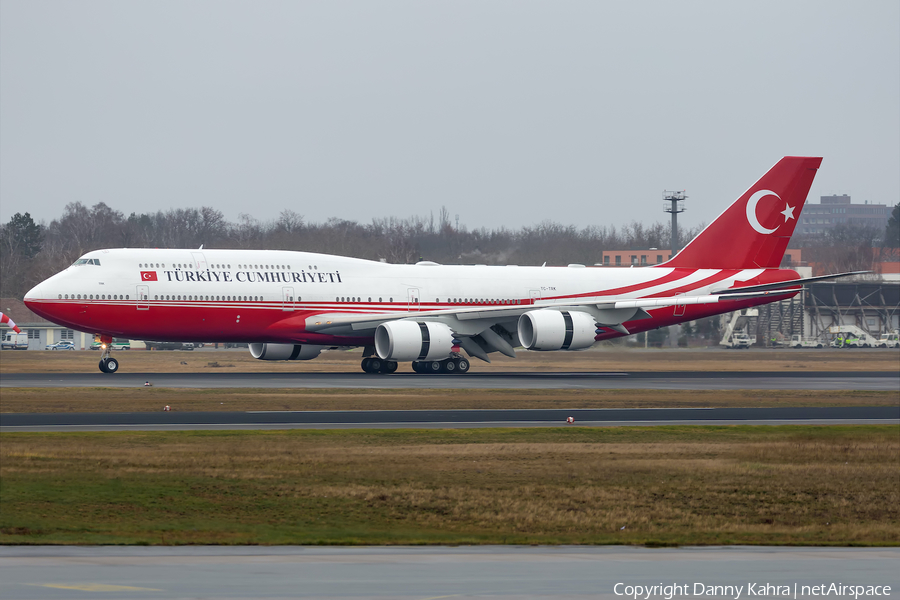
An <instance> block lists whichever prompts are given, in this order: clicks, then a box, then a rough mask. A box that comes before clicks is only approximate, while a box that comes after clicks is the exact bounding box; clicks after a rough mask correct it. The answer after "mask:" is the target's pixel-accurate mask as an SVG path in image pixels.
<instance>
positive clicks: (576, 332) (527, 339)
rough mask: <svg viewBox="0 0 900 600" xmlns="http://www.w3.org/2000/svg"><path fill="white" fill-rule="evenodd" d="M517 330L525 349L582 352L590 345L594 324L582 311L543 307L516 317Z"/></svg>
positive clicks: (592, 339) (590, 317) (595, 325)
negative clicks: (517, 318)
mask: <svg viewBox="0 0 900 600" xmlns="http://www.w3.org/2000/svg"><path fill="white" fill-rule="evenodd" d="M518 330H519V341H520V342H521V343H522V345H523V346H524V347H525V348H527V349H528V350H583V349H584V348H590V347H591V346H592V345H593V343H594V336H596V335H597V324H596V322H595V321H594V317H592V316H591V315H589V314H588V313H586V312H580V311H567V310H552V309H547V308H545V309H540V310H531V311H528V312H527V313H524V314H523V315H522V316H521V317H519V326H518Z"/></svg>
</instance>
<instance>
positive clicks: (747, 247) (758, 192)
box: [665, 156, 822, 269]
mask: <svg viewBox="0 0 900 600" xmlns="http://www.w3.org/2000/svg"><path fill="white" fill-rule="evenodd" d="M820 164H822V159H821V158H813V157H803V156H785V157H784V158H782V159H781V160H780V161H778V164H776V165H775V166H774V167H772V168H771V169H769V172H768V173H766V174H765V175H763V176H762V178H761V179H760V180H759V181H757V182H756V183H755V184H753V187H751V188H750V189H749V190H747V191H746V192H744V194H743V195H742V196H741V197H740V198H738V199H737V201H736V202H735V203H734V204H732V205H731V206H729V207H728V208H727V209H726V210H725V212H723V213H722V214H721V215H719V216H718V218H716V220H715V221H713V222H712V223H710V224H709V225H708V226H707V227H706V229H704V230H703V231H701V232H700V235H698V236H697V237H695V238H694V239H693V240H691V242H690V243H689V244H688V245H687V246H685V247H684V249H683V250H682V251H681V252H679V253H678V254H676V255H675V257H674V258H673V259H672V260H670V261H668V262H667V263H665V266H667V267H691V268H707V269H756V268H777V267H778V266H779V265H780V264H781V259H782V257H783V256H784V251H785V250H786V249H787V246H788V242H789V241H790V240H791V234H793V233H794V227H795V226H796V225H797V220H798V219H799V218H800V211H801V210H802V209H803V203H804V202H806V195H807V194H808V193H809V188H810V186H811V185H812V182H813V179H814V178H815V176H816V170H817V169H818V168H819V165H820Z"/></svg>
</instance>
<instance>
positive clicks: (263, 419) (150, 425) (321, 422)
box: [0, 406, 900, 431]
mask: <svg viewBox="0 0 900 600" xmlns="http://www.w3.org/2000/svg"><path fill="white" fill-rule="evenodd" d="M569 417H572V418H573V419H574V424H577V425H580V426H589V427H613V426H651V425H784V424H831V425H838V424H900V406H862V407H843V406H813V407H748V408H649V409H641V408H627V409H626V408H604V409H530V410H359V411H250V412H134V413H30V414H23V413H4V414H0V430H2V431H128V430H131V431H154V430H160V431H172V430H201V429H351V428H352V429H358V428H398V427H406V428H409V427H416V428H467V427H549V426H566V425H567V418H569Z"/></svg>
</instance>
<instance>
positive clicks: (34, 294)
mask: <svg viewBox="0 0 900 600" xmlns="http://www.w3.org/2000/svg"><path fill="white" fill-rule="evenodd" d="M41 298H43V295H41V284H37V285H36V286H34V287H33V288H31V289H30V290H28V291H27V292H26V293H25V301H26V302H27V301H29V300H40V299H41Z"/></svg>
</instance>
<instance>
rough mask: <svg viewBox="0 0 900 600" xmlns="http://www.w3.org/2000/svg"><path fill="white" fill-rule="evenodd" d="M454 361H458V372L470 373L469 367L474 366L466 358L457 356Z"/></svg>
mask: <svg viewBox="0 0 900 600" xmlns="http://www.w3.org/2000/svg"><path fill="white" fill-rule="evenodd" d="M454 362H456V372H457V373H460V374H463V373H468V372H469V367H471V366H472V365H470V364H469V361H468V360H466V359H465V358H457V359H456V360H455V361H454Z"/></svg>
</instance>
